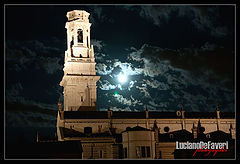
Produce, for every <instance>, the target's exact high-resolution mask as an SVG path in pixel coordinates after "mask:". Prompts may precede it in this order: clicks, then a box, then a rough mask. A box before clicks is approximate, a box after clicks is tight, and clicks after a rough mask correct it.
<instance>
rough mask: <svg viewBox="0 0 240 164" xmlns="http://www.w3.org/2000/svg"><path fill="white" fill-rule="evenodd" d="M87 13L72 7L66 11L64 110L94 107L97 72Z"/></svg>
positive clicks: (90, 108)
mask: <svg viewBox="0 0 240 164" xmlns="http://www.w3.org/2000/svg"><path fill="white" fill-rule="evenodd" d="M88 17H89V13H88V12H86V11H82V10H73V11H70V12H68V13H67V18H68V21H67V22H66V26H65V27H66V29H67V51H65V60H64V62H65V63H64V69H63V70H64V76H63V79H62V81H61V82H60V86H63V87H64V91H63V94H64V111H77V110H96V105H97V104H96V102H97V97H96V88H97V86H96V82H97V81H98V80H99V79H100V76H96V72H95V64H96V63H95V58H94V50H93V46H92V45H91V46H90V26H91V23H89V19H88Z"/></svg>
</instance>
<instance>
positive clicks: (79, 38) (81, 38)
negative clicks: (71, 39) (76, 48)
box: [77, 29, 83, 43]
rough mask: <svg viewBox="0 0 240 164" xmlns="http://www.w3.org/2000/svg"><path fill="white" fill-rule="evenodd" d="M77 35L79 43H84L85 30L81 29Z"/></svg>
mask: <svg viewBox="0 0 240 164" xmlns="http://www.w3.org/2000/svg"><path fill="white" fill-rule="evenodd" d="M77 35H78V36H77V39H78V43H83V30H81V29H79V30H78V31H77Z"/></svg>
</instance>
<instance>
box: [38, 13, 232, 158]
mask: <svg viewBox="0 0 240 164" xmlns="http://www.w3.org/2000/svg"><path fill="white" fill-rule="evenodd" d="M89 15H90V14H89V13H88V12H86V11H83V10H73V11H69V12H68V13H67V18H68V20H67V22H66V26H65V28H66V29H67V50H66V51H65V60H64V69H63V71H64V75H63V78H62V80H61V82H60V86H62V87H63V98H64V101H63V103H62V102H61V100H60V99H59V102H58V114H57V125H56V126H57V142H62V143H63V142H68V141H75V142H78V144H79V145H80V147H81V155H80V158H81V159H174V158H192V154H193V153H192V152H190V153H189V152H188V151H179V150H176V141H178V142H179V141H209V140H211V141H218V140H221V141H228V143H229V144H230V146H229V152H228V153H225V156H226V157H225V158H227V157H233V158H234V141H235V126H236V123H235V113H230V112H221V111H220V109H219V108H217V109H216V112H185V111H184V109H180V110H179V111H176V112H159V111H149V110H148V109H147V107H146V109H145V110H144V111H139V112H129V111H112V110H111V109H110V108H109V109H108V110H107V111H97V96H96V95H97V94H96V92H97V90H96V88H97V85H96V83H97V81H98V80H99V79H100V76H97V75H96V71H95V64H96V62H95V57H94V48H93V45H91V42H90V27H91V23H90V22H89ZM39 142H41V141H39ZM189 154H190V155H189ZM219 154H221V153H219ZM222 154H223V155H224V153H222ZM219 158H220V157H219Z"/></svg>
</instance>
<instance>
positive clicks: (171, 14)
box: [124, 5, 229, 37]
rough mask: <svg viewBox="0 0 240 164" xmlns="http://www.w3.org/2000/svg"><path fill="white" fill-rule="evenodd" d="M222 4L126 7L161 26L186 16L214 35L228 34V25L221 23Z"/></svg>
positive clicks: (196, 26)
mask: <svg viewBox="0 0 240 164" xmlns="http://www.w3.org/2000/svg"><path fill="white" fill-rule="evenodd" d="M219 8H224V6H223V7H221V6H217V5H213V6H206V5H198V6H197V5H141V6H127V7H124V9H127V10H132V11H136V12H138V13H139V15H140V16H141V17H143V18H144V19H147V20H149V21H151V22H152V23H153V24H154V25H156V26H158V27H161V26H164V25H166V24H168V22H169V21H171V20H172V19H178V18H183V17H184V18H186V19H188V20H189V23H192V24H193V25H194V26H195V28H196V29H198V30H200V31H202V32H208V33H209V34H210V35H212V36H214V37H224V36H226V35H228V33H229V31H228V27H227V26H225V25H224V24H220V23H217V22H220V21H219V20H220V19H221V15H220V14H221V12H222V11H221V9H219Z"/></svg>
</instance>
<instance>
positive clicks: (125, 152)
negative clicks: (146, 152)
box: [123, 147, 128, 158]
mask: <svg viewBox="0 0 240 164" xmlns="http://www.w3.org/2000/svg"><path fill="white" fill-rule="evenodd" d="M127 153H128V152H127V148H126V147H125V148H123V158H127Z"/></svg>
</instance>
